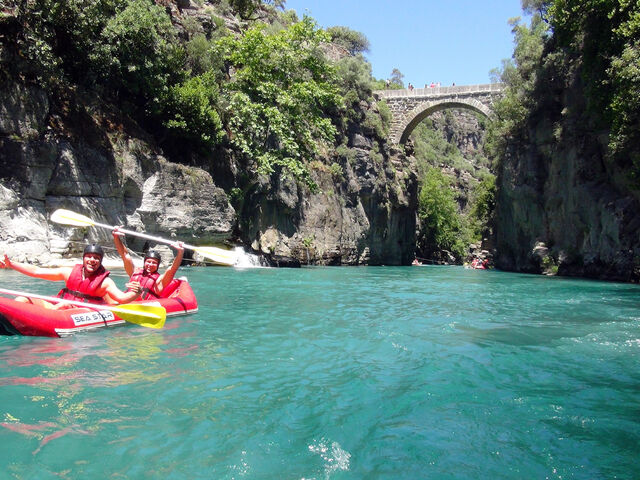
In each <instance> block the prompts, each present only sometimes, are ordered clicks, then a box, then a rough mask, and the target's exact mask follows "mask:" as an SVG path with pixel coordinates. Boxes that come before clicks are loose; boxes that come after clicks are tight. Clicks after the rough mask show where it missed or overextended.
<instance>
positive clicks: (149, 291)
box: [131, 268, 160, 300]
mask: <svg viewBox="0 0 640 480" xmlns="http://www.w3.org/2000/svg"><path fill="white" fill-rule="evenodd" d="M158 277H160V274H159V273H158V272H157V271H155V272H153V273H147V272H146V271H145V270H144V268H137V269H136V270H135V271H134V272H133V275H131V281H132V282H140V286H141V287H142V294H141V295H140V299H141V300H150V299H154V298H158V294H157V293H156V280H158Z"/></svg>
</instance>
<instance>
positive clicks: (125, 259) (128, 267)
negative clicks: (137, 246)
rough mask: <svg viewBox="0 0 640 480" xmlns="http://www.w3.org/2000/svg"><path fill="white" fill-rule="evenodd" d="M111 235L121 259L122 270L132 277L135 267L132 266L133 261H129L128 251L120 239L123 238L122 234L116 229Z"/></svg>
mask: <svg viewBox="0 0 640 480" xmlns="http://www.w3.org/2000/svg"><path fill="white" fill-rule="evenodd" d="M111 233H112V234H113V243H114V244H115V246H116V250H118V253H119V254H120V256H121V257H122V263H123V264H124V270H125V272H127V275H129V276H131V275H133V271H134V270H135V266H134V265H133V260H132V259H131V255H129V251H128V250H127V247H125V246H124V243H122V237H124V233H121V232H120V230H119V227H116V228H114V229H113V230H112V232H111Z"/></svg>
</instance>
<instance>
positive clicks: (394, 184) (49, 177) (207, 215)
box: [0, 79, 416, 265]
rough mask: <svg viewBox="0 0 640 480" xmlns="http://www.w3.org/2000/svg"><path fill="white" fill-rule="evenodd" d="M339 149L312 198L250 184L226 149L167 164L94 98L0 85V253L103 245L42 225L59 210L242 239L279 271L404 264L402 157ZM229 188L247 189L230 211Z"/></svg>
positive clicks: (192, 235) (207, 238)
mask: <svg viewBox="0 0 640 480" xmlns="http://www.w3.org/2000/svg"><path fill="white" fill-rule="evenodd" d="M346 152H347V153H346V154H343V155H342V156H339V155H335V157H334V158H327V161H326V162H324V163H320V162H318V164H317V165H315V167H314V168H313V169H312V175H313V177H314V178H315V180H316V182H317V183H318V185H319V186H320V189H319V192H318V193H311V192H310V191H309V190H308V189H307V188H306V187H300V185H299V184H297V183H296V182H294V181H292V180H288V179H286V178H280V179H275V177H274V179H273V180H270V179H266V178H260V177H255V178H254V179H252V180H249V181H247V172H246V171H243V170H242V167H241V166H240V164H239V162H238V161H237V160H235V159H234V158H233V157H232V156H230V155H227V154H225V152H219V153H217V154H215V155H217V157H218V158H210V159H208V160H207V161H204V162H199V163H200V164H202V165H204V166H200V167H195V166H187V165H183V164H180V163H174V162H171V161H169V160H168V159H167V158H165V157H164V156H163V155H162V152H160V151H159V150H158V149H157V148H156V147H155V146H154V143H153V141H152V140H151V139H150V138H149V137H148V136H147V135H146V134H145V133H144V132H143V131H141V130H140V129H139V128H138V127H137V126H136V125H134V124H132V123H131V122H127V121H126V120H123V119H122V117H121V115H120V114H119V113H118V112H109V111H108V108H106V107H105V106H103V105H100V104H99V103H97V101H95V100H94V99H89V100H87V99H85V98H81V97H80V96H79V95H75V94H70V98H69V99H68V101H67V102H66V103H65V102H60V101H57V102H53V101H52V100H51V99H50V98H48V97H47V95H46V94H45V93H44V92H43V91H42V90H40V89H39V88H37V87H35V86H26V85H24V84H22V83H21V82H20V81H19V80H15V79H14V80H10V79H9V80H3V85H2V87H1V88H0V162H1V164H2V167H3V168H2V173H1V174H0V222H1V223H2V226H3V229H2V232H1V233H0V248H2V251H3V252H7V253H9V254H10V255H12V256H13V257H14V258H15V259H16V260H26V259H28V260H30V261H35V262H37V263H41V264H55V263H59V262H60V261H61V260H62V259H63V258H64V257H66V256H73V255H77V254H78V252H79V251H81V249H82V248H83V245H84V244H85V243H86V242H87V241H97V242H102V243H106V244H111V238H110V233H109V231H108V230H104V229H103V230H100V229H85V228H65V227H61V226H59V225H54V224H51V223H50V222H49V221H48V216H49V215H50V213H51V212H53V211H54V210H55V209H57V208H67V209H70V210H74V211H77V212H78V213H82V214H84V215H87V216H89V217H90V218H92V219H94V220H96V221H99V222H102V223H106V224H109V225H124V226H126V227H127V228H130V229H134V230H138V231H144V232H146V233H149V234H151V235H157V236H163V237H165V238H167V237H170V238H176V239H180V240H183V241H186V242H189V243H195V244H211V243H222V242H224V241H227V242H229V243H241V244H244V245H245V248H246V249H248V250H251V249H253V250H254V251H256V252H260V253H262V254H265V256H266V257H267V258H271V259H274V260H275V261H276V263H279V262H280V261H281V260H283V259H284V260H285V262H284V263H286V264H297V263H302V264H308V263H316V264H345V265H356V264H394V265H398V264H408V263H409V262H410V261H411V259H412V255H413V248H414V245H415V202H416V177H415V173H413V166H412V164H411V162H410V160H408V159H406V158H405V157H404V155H403V154H401V153H400V152H397V151H393V150H390V149H389V147H388V146H387V145H386V144H385V143H384V142H382V141H381V140H375V139H374V138H372V137H371V136H370V135H369V133H367V132H362V131H355V132H353V134H352V135H351V140H350V145H349V148H348V149H347V150H346ZM215 155H214V157H215ZM207 165H209V166H207ZM221 165H222V168H220V166H221ZM328 165H329V166H328ZM329 167H330V168H329ZM249 176H250V175H249ZM232 185H241V186H242V188H243V189H244V194H243V195H242V198H241V200H240V201H239V202H237V208H238V210H236V209H235V208H234V206H233V205H232V202H231V201H230V198H231V197H232V195H230V189H231V188H230V187H231V186H232ZM223 186H224V188H223ZM225 189H226V190H225ZM129 243H130V246H131V248H133V249H134V250H135V249H139V250H141V249H142V244H141V242H139V241H136V239H129Z"/></svg>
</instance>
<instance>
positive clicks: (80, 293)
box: [58, 264, 109, 303]
mask: <svg viewBox="0 0 640 480" xmlns="http://www.w3.org/2000/svg"><path fill="white" fill-rule="evenodd" d="M83 268H84V267H83V265H82V264H78V265H75V266H74V267H73V270H71V275H69V278H68V280H67V285H66V287H64V288H63V289H62V290H60V292H59V293H58V297H60V298H64V299H67V300H74V301H76V302H89V303H106V302H105V301H104V299H103V298H102V297H100V296H98V295H97V293H98V289H99V288H100V286H101V285H102V282H103V280H104V279H105V278H107V277H108V276H109V272H108V271H107V270H105V269H104V267H103V266H102V265H100V268H99V269H98V270H97V271H96V273H95V274H93V275H91V276H90V277H86V278H83V275H82V269H83Z"/></svg>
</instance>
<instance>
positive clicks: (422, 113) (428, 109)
mask: <svg viewBox="0 0 640 480" xmlns="http://www.w3.org/2000/svg"><path fill="white" fill-rule="evenodd" d="M448 109H464V110H471V111H473V112H476V113H479V114H481V115H484V116H485V117H489V115H490V114H491V111H490V109H489V108H488V107H486V106H485V105H483V104H482V103H481V102H478V101H475V100H470V101H449V102H427V103H423V104H421V105H420V106H418V107H416V109H415V110H414V111H413V112H412V113H411V114H410V115H409V116H408V118H407V121H406V123H405V124H404V125H403V126H402V128H401V129H400V138H397V139H396V142H397V143H400V144H402V145H404V144H405V143H406V141H407V140H408V139H409V137H410V136H411V133H412V132H413V130H414V129H415V128H416V127H417V126H418V125H419V124H420V122H422V121H423V120H424V119H425V118H427V117H428V116H430V115H431V114H433V113H435V112H438V111H440V110H448Z"/></svg>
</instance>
